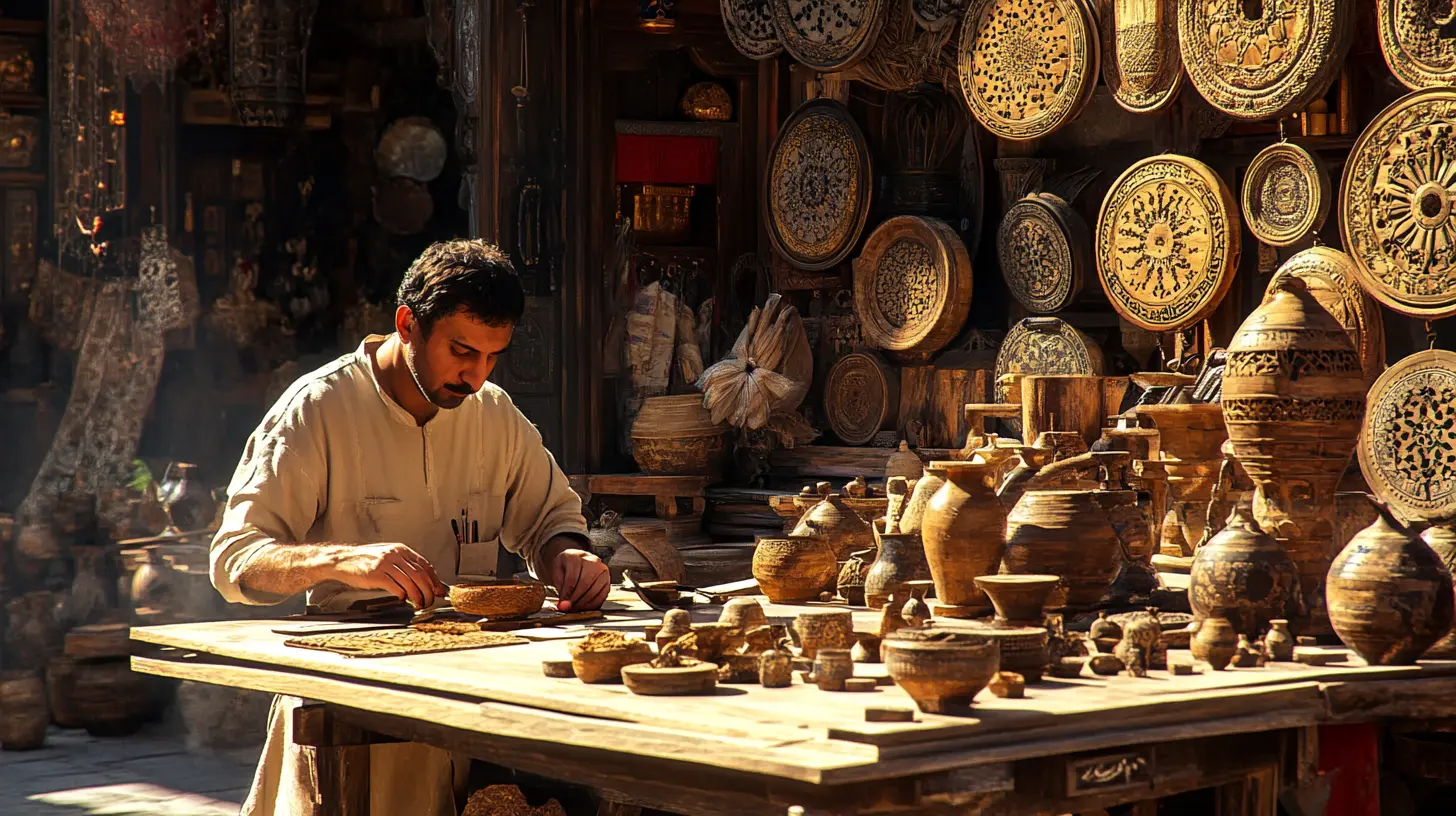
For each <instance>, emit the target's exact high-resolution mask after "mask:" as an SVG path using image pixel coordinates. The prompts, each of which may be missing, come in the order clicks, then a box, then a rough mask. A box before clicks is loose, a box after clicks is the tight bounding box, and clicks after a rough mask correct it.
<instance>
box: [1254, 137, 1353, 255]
mask: <svg viewBox="0 0 1456 816" xmlns="http://www.w3.org/2000/svg"><path fill="white" fill-rule="evenodd" d="M1333 197H1334V195H1333V191H1332V189H1331V187H1330V173H1329V171H1328V170H1327V169H1325V163H1324V160H1322V159H1320V158H1319V157H1318V156H1316V155H1314V154H1313V153H1310V152H1309V151H1308V150H1305V149H1304V148H1303V147H1300V146H1299V145H1297V144H1295V143H1294V142H1278V143H1276V144H1272V145H1269V146H1268V147H1266V148H1264V149H1263V150H1261V151H1259V155H1257V156H1255V157H1254V160H1253V162H1251V163H1250V164H1249V169H1248V172H1246V173H1245V174H1244V201H1243V204H1244V221H1245V222H1246V223H1247V224H1248V225H1249V232H1252V233H1254V237H1255V238H1258V239H1259V240H1260V241H1263V242H1264V243H1266V244H1269V245H1270V246H1289V245H1290V244H1297V243H1299V242H1300V241H1302V240H1304V239H1305V238H1308V237H1309V236H1310V235H1312V234H1313V233H1316V232H1319V230H1320V227H1323V226H1324V223H1325V218H1326V217H1328V216H1329V214H1330V199H1331V198H1333Z"/></svg>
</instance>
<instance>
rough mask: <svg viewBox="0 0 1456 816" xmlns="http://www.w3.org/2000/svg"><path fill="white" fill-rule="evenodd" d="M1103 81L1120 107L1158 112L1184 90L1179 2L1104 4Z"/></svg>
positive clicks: (1119, 1)
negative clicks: (1180, 53) (1179, 35)
mask: <svg viewBox="0 0 1456 816" xmlns="http://www.w3.org/2000/svg"><path fill="white" fill-rule="evenodd" d="M1101 22H1102V81H1103V82H1106V83H1107V89H1108V90H1109V91H1111V92H1112V98H1113V99H1115V100H1117V104H1119V105H1121V106H1123V107H1124V108H1126V109H1128V110H1130V111H1132V112H1133V113H1156V112H1158V111H1160V110H1162V109H1163V108H1166V107H1167V106H1168V105H1169V104H1171V103H1172V102H1173V100H1174V99H1177V98H1178V91H1179V90H1181V89H1182V88H1183V58H1182V57H1181V56H1179V50H1178V0H1103V5H1102V13H1101Z"/></svg>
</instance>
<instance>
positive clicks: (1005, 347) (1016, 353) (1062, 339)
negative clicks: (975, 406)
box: [996, 317, 1103, 402]
mask: <svg viewBox="0 0 1456 816" xmlns="http://www.w3.org/2000/svg"><path fill="white" fill-rule="evenodd" d="M1102 369H1103V356H1102V349H1101V348H1100V347H1098V345H1097V344H1096V343H1094V342H1093V341H1092V338H1090V337H1088V336H1087V335H1085V334H1083V333H1082V332H1080V331H1078V330H1077V329H1075V328H1073V327H1071V326H1069V325H1067V324H1066V323H1064V322H1062V321H1061V320H1058V319H1056V318H1055V317H1028V318H1026V319H1025V320H1023V321H1021V322H1020V323H1017V324H1016V325H1015V326H1012V327H1011V331H1009V332H1007V333H1006V339H1005V340H1003V341H1001V349H1000V351H998V352H997V353H996V381H997V388H996V401H997V402H1018V401H1020V397H1019V395H1018V396H1017V398H1016V399H1013V400H1008V399H1007V397H1008V395H1007V394H1005V393H1003V392H1002V389H1001V387H1000V381H1001V378H1002V377H1003V376H1005V375H1007V374H1028V375H1030V374H1091V375H1098V376H1100V375H1101V374H1102Z"/></svg>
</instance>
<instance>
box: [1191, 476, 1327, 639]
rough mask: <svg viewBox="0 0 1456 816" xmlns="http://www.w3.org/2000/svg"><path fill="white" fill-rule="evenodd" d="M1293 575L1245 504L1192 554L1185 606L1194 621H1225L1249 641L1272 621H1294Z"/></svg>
mask: <svg viewBox="0 0 1456 816" xmlns="http://www.w3.org/2000/svg"><path fill="white" fill-rule="evenodd" d="M1302 602H1303V596H1302V595H1301V593H1300V591H1299V573H1298V572H1296V571H1295V568H1294V562H1293V561H1291V560H1289V554H1288V553H1286V552H1285V551H1284V548H1283V547H1282V546H1280V545H1279V542H1278V541H1275V540H1274V537H1273V536H1270V535H1268V534H1266V533H1265V532H1264V531H1263V530H1261V529H1259V524H1258V522H1256V521H1254V514H1253V507H1252V506H1251V505H1250V504H1249V503H1248V502H1247V501H1241V502H1239V503H1238V504H1237V505H1235V506H1234V509H1233V512H1232V513H1230V514H1229V519H1228V523H1227V524H1226V525H1225V526H1224V528H1223V532H1221V533H1219V534H1218V535H1216V536H1214V537H1213V538H1212V539H1210V540H1209V542H1208V543H1207V544H1205V545H1203V546H1202V547H1200V548H1199V549H1198V553H1197V554H1196V555H1195V556H1194V557H1193V566H1192V567H1191V569H1190V570H1189V575H1188V603H1189V604H1190V605H1191V606H1192V607H1193V614H1194V615H1197V616H1198V617H1200V618H1209V617H1219V618H1227V619H1228V621H1229V623H1231V624H1233V627H1234V631H1235V632H1238V633H1239V634H1242V635H1249V636H1250V637H1258V635H1259V633H1261V632H1263V631H1264V630H1266V629H1268V628H1269V621H1271V620H1274V619H1275V618H1284V619H1289V618H1293V617H1298V616H1299V614H1300V612H1301V604H1302Z"/></svg>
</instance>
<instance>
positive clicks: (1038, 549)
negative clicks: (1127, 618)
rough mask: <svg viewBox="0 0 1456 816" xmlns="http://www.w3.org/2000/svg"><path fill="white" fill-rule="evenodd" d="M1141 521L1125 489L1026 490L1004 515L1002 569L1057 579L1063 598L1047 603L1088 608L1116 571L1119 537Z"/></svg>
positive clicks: (1131, 531) (1120, 551)
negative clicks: (1004, 529)
mask: <svg viewBox="0 0 1456 816" xmlns="http://www.w3.org/2000/svg"><path fill="white" fill-rule="evenodd" d="M1142 523H1143V520H1142V517H1141V514H1140V512H1139V510H1138V507H1137V496H1136V494H1134V493H1133V492H1132V491H1129V490H1112V491H1104V490H1028V491H1027V492H1026V493H1024V494H1022V497H1021V500H1020V501H1018V502H1017V503H1016V507H1015V508H1013V509H1012V511H1011V514H1010V515H1009V516H1007V519H1006V553H1005V555H1003V556H1002V560H1001V569H1002V571H1003V572H1005V573H1007V574H1010V575H1060V576H1062V582H1063V585H1064V587H1065V598H1062V597H1059V596H1061V595H1062V594H1063V590H1060V589H1059V590H1057V592H1055V593H1054V594H1053V596H1052V599H1051V605H1052V606H1062V605H1071V606H1091V605H1092V604H1095V603H1097V601H1098V600H1100V599H1101V598H1102V596H1103V595H1104V594H1105V593H1106V592H1107V589H1108V587H1110V586H1112V582H1113V580H1114V579H1115V578H1117V575H1118V573H1119V572H1120V571H1121V568H1122V560H1123V558H1122V555H1123V545H1122V544H1120V543H1119V535H1128V534H1136V528H1137V526H1138V525H1139V524H1142ZM1143 533H1144V534H1146V526H1145V525H1144V527H1143ZM937 588H939V585H937Z"/></svg>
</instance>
